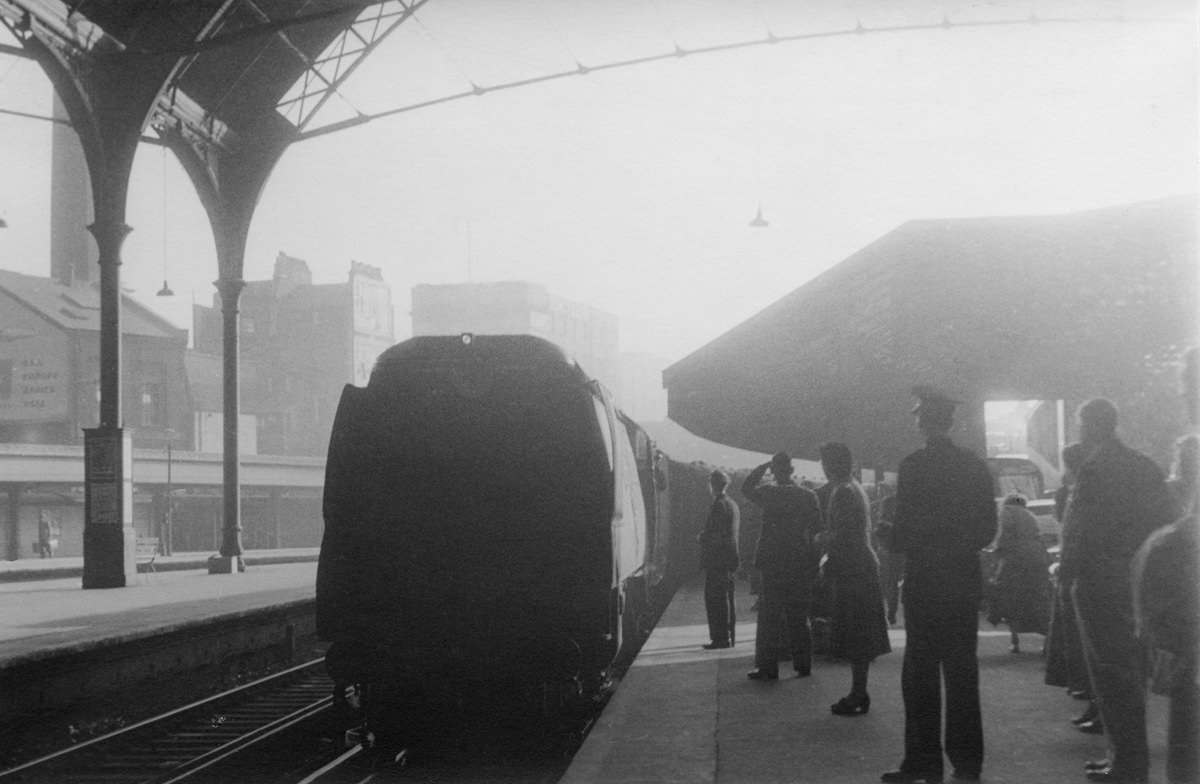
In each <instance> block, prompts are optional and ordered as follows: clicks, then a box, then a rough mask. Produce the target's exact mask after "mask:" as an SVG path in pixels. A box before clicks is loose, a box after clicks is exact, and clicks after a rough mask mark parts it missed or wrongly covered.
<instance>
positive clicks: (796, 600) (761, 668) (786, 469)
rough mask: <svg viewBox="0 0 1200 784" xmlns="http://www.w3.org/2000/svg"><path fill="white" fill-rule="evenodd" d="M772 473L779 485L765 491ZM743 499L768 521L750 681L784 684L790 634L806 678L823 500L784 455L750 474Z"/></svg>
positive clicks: (758, 563)
mask: <svg viewBox="0 0 1200 784" xmlns="http://www.w3.org/2000/svg"><path fill="white" fill-rule="evenodd" d="M768 468H770V469H771V473H772V474H773V475H774V478H775V482H774V484H767V485H762V486H759V482H761V481H762V478H763V476H764V474H766V472H767V469H768ZM742 495H744V496H746V498H749V499H750V500H751V501H753V502H754V503H755V504H757V505H758V506H760V507H762V518H763V522H762V532H761V533H760V534H759V537H758V549H757V551H756V552H755V554H754V566H755V567H756V568H757V569H758V570H759V571H760V572H762V590H761V593H760V594H759V608H758V630H757V633H756V634H755V638H754V669H753V670H752V671H751V672H750V673H748V677H749V678H750V679H751V680H767V681H773V680H778V678H779V640H780V635H781V632H782V631H783V630H784V629H785V628H786V629H787V633H788V641H789V646H790V648H791V652H792V667H794V668H795V670H796V674H797V675H798V676H799V677H801V678H806V677H808V676H809V675H811V674H812V630H811V628H810V626H809V620H808V614H809V605H810V604H811V602H812V589H813V581H814V579H815V578H816V573H817V558H816V556H817V554H818V553H819V549H818V546H817V544H816V542H815V538H816V535H817V534H818V533H819V532H820V531H821V529H822V527H823V524H822V520H821V509H820V506H819V505H818V503H817V494H816V493H814V492H813V491H812V490H809V489H808V488H807V487H801V486H799V485H797V484H796V483H795V482H794V481H793V480H792V458H791V457H790V456H789V455H788V454H787V453H786V452H780V453H778V454H776V455H775V456H774V457H772V458H771V460H770V462H767V463H763V464H762V465H760V466H758V467H757V468H755V469H754V470H753V471H751V472H750V474H749V475H748V476H747V477H746V479H745V481H743V482H742ZM785 623H786V627H785Z"/></svg>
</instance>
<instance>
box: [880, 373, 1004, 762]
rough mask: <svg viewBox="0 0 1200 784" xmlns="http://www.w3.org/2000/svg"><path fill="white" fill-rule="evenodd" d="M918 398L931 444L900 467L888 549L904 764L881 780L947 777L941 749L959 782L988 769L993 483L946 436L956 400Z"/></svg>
mask: <svg viewBox="0 0 1200 784" xmlns="http://www.w3.org/2000/svg"><path fill="white" fill-rule="evenodd" d="M913 395H914V396H915V397H916V398H917V399H918V401H919V402H918V403H917V406H916V407H915V408H914V409H913V413H914V414H915V415H916V417H917V428H918V429H919V430H920V431H921V434H922V435H923V436H924V437H925V441H926V444H925V447H924V448H923V449H919V450H917V451H916V452H913V453H912V454H910V455H909V456H908V457H906V458H904V460H902V461H901V463H900V471H899V475H898V477H897V483H896V519H895V522H894V524H893V528H892V536H891V539H892V541H891V549H892V552H895V553H903V554H905V556H906V557H907V563H906V566H905V574H904V588H903V595H902V599H901V601H902V603H903V605H904V627H905V634H906V636H907V643H906V645H905V649H904V664H903V668H902V671H901V681H900V682H901V691H902V693H903V695H904V760H903V761H902V762H901V763H900V768H899V770H894V771H889V772H888V773H884V774H883V776H882V780H883V781H885V782H907V783H908V784H917V783H918V782H935V781H942V773H943V759H942V751H943V749H944V750H945V754H946V757H948V758H949V759H950V763H951V765H953V766H954V778H955V779H958V780H961V781H978V780H979V776H980V773H981V771H982V768H983V721H982V716H981V713H980V706H979V660H978V658H977V656H976V643H977V631H978V627H979V602H980V599H981V598H982V573H981V566H980V561H979V551H980V550H982V549H983V548H984V547H986V546H987V545H988V544H989V543H990V542H991V541H992V538H993V537H994V536H995V535H996V502H995V500H994V498H993V488H992V478H991V475H990V474H989V473H988V469H987V464H986V463H984V461H983V460H981V459H980V458H979V457H977V456H976V455H975V454H974V453H973V452H972V451H970V450H969V449H963V448H961V447H959V446H956V445H955V444H954V442H952V441H951V440H950V436H949V433H950V428H951V426H952V425H953V424H954V407H955V406H956V405H957V404H958V401H956V400H953V399H951V398H950V397H948V396H947V395H945V394H943V393H942V392H940V391H938V390H935V389H933V388H930V387H917V388H915V389H914V390H913ZM943 681H944V683H945V693H946V720H945V742H944V744H943V733H942V697H941V692H942V683H943Z"/></svg>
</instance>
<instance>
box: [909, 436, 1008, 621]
mask: <svg viewBox="0 0 1200 784" xmlns="http://www.w3.org/2000/svg"><path fill="white" fill-rule="evenodd" d="M995 536H996V501H995V499H994V498H993V496H992V477H991V474H990V473H989V472H988V469H987V465H986V464H985V463H984V462H983V460H981V459H979V458H978V457H977V456H976V455H975V453H974V452H972V451H971V450H969V449H964V448H962V447H959V446H956V445H955V444H954V443H953V442H952V441H951V440H950V438H949V437H948V436H935V437H933V438H930V439H929V440H928V442H927V444H926V446H925V447H924V448H923V449H918V450H917V451H916V452H913V453H912V454H910V455H908V456H907V457H905V458H904V460H902V461H901V462H900V471H899V474H898V477H897V480H896V519H895V522H894V523H893V527H892V532H891V541H890V543H889V545H890V549H891V551H892V552H894V553H904V554H905V555H906V556H907V561H906V566H905V574H904V601H905V603H906V604H909V603H911V602H912V601H913V600H917V601H932V602H937V601H938V600H939V599H943V598H944V599H949V600H952V601H954V602H955V603H957V602H971V603H976V604H977V603H978V602H979V600H980V599H981V598H982V594H983V574H982V566H981V564H980V560H979V551H980V550H982V549H983V548H984V547H986V546H987V545H988V544H989V543H991V541H992V539H993V538H994V537H995Z"/></svg>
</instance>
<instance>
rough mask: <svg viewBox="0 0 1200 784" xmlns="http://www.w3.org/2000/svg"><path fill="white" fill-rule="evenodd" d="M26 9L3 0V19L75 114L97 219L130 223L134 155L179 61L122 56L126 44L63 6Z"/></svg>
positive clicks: (38, 0) (41, 0)
mask: <svg viewBox="0 0 1200 784" xmlns="http://www.w3.org/2000/svg"><path fill="white" fill-rule="evenodd" d="M21 5H23V6H24V7H23V8H20V9H17V10H18V11H19V13H18V14H17V15H16V16H15V20H14V8H15V7H16V4H15V3H13V2H8V1H7V0H3V1H2V2H0V19H2V20H3V21H4V23H5V25H6V26H8V27H9V29H10V30H12V32H13V34H14V35H16V36H17V37H18V38H19V39H20V40H21V43H22V46H23V47H24V48H25V51H27V52H28V53H29V54H30V55H31V56H32V57H33V59H34V60H36V61H37V62H38V64H39V65H40V66H41V67H42V70H43V71H44V72H45V73H46V75H47V77H48V78H49V79H50V81H51V83H52V84H53V85H54V87H55V90H56V91H57V93H58V95H59V97H60V98H61V100H62V102H63V105H64V106H65V107H66V109H67V113H68V115H69V116H70V117H71V122H72V125H73V126H74V127H75V129H76V132H77V133H78V134H79V141H80V144H81V145H82V147H83V150H84V156H85V157H86V159H87V162H88V171H89V174H90V175H91V181H92V195H93V202H94V209H95V213H96V218H97V221H98V222H100V223H106V222H111V223H121V224H123V223H124V220H125V201H126V193H127V191H128V187H129V176H130V171H131V168H132V165H133V157H134V155H135V154H136V151H137V145H138V142H139V140H140V139H141V132H142V129H143V128H144V127H145V125H146V122H147V121H148V119H149V117H150V116H151V111H152V108H153V106H154V104H155V101H156V100H157V98H158V96H159V94H160V91H161V87H162V84H163V81H164V80H165V79H166V78H167V77H168V75H169V74H170V72H171V69H172V67H173V65H174V63H173V62H172V61H169V60H165V59H163V58H147V59H139V60H138V61H136V62H135V61H131V60H128V59H125V58H122V57H120V51H121V48H122V47H121V45H120V43H119V42H118V41H116V40H115V39H113V38H112V37H111V36H108V35H107V34H105V33H104V31H103V30H101V29H99V28H98V27H96V26H95V25H92V24H90V23H88V22H87V21H86V20H81V19H72V18H71V15H70V13H69V12H67V10H66V8H65V6H63V5H62V3H58V2H54V1H53V0H35V1H34V2H26V3H23V4H21ZM100 62H103V66H100V67H97V66H98V63H100Z"/></svg>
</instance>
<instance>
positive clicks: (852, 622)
mask: <svg viewBox="0 0 1200 784" xmlns="http://www.w3.org/2000/svg"><path fill="white" fill-rule="evenodd" d="M852 466H853V464H852V459H851V456H850V449H849V448H848V447H847V446H846V445H845V444H838V443H830V444H825V445H823V446H822V447H821V467H822V468H823V469H824V470H825V477H826V478H827V479H828V480H829V484H828V485H827V486H826V487H827V488H828V491H829V492H828V493H827V494H823V495H825V496H826V498H828V505H827V507H826V508H825V509H824V510H823V511H824V512H825V520H826V531H827V533H826V534H825V535H824V538H825V546H826V554H827V559H826V561H825V566H824V576H825V579H826V580H828V581H829V584H830V586H831V588H832V592H833V599H832V607H833V612H832V619H831V621H832V623H831V631H830V650H831V652H832V653H833V655H834V656H837V657H841V658H845V659H849V660H850V673H851V685H850V693H849V694H848V695H847V696H845V697H843V698H842V699H840V700H838V701H837V702H835V703H834V704H833V705H831V706H830V710H831V711H832V712H833V713H834V714H836V715H839V716H858V715H861V714H864V713H866V712H867V711H868V710H870V708H871V697H870V695H869V694H868V693H867V673H868V671H869V670H870V667H871V661H872V660H873V659H874V658H875V657H876V656H879V655H881V654H884V653H888V652H890V651H891V650H892V647H891V644H890V643H889V642H888V633H887V629H888V624H887V617H886V610H885V605H884V601H883V592H882V590H881V589H880V586H879V560H878V559H877V558H876V556H875V551H874V550H873V549H871V543H870V538H869V526H870V514H869V509H870V502H869V501H868V500H867V495H866V493H865V492H864V491H863V488H862V485H860V484H859V483H858V482H856V481H854V477H853V476H852V473H851V472H852Z"/></svg>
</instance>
